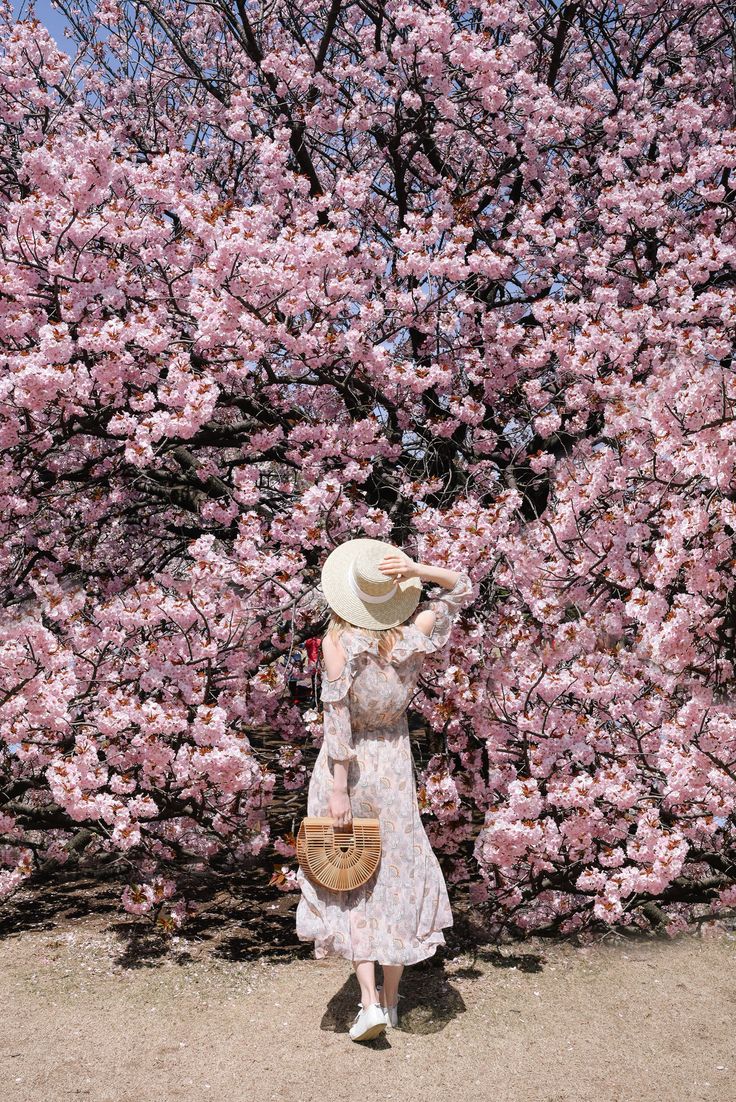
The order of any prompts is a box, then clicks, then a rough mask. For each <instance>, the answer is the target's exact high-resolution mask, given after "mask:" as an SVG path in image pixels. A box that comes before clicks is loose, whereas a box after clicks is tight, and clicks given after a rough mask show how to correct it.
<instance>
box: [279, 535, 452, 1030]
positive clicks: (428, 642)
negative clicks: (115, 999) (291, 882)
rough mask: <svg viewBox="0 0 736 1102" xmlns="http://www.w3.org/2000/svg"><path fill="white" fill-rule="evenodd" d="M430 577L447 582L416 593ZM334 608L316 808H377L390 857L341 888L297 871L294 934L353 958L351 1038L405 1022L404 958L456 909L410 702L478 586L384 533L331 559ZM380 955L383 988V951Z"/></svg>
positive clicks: (326, 651) (411, 959)
mask: <svg viewBox="0 0 736 1102" xmlns="http://www.w3.org/2000/svg"><path fill="white" fill-rule="evenodd" d="M422 582H431V583H437V584H438V585H440V586H441V587H442V588H443V589H444V590H445V591H446V592H445V593H443V594H442V595H441V596H439V597H438V598H436V599H434V600H428V601H425V602H422V604H421V605H419V598H420V595H421V588H422ZM322 589H323V591H324V594H325V597H326V599H327V602H328V604H329V605H330V609H331V612H332V617H331V620H330V625H329V628H328V632H327V634H326V636H325V638H324V640H323V641H322V654H323V658H324V675H323V679H322V692H321V699H322V703H323V709H324V740H323V744H322V747H321V749H320V752H319V755H318V757H317V760H316V762H315V765H314V769H313V772H312V777H311V780H310V784H309V795H308V801H307V814H308V815H328V816H330V817H331V818H332V819H333V821H334V824H335V825H336V826H346V825H348V824H349V823H350V822H351V820H352V818H353V816H355V817H356V818H378V820H379V822H380V831H381V860H380V862H379V866H378V869H377V870H376V872H375V873H374V874H373V876H371V878H370V879H369V880H368V881H367V882H366V883H365V884H363V885H362V886H361V887H359V888H356V889H354V890H353V891H350V892H333V891H330V890H329V889H327V888H322V887H320V886H318V885H315V884H313V883H312V882H311V881H310V880H309V879H308V878H307V877H306V876H305V874H304V873H303V871H302V869H301V868H300V869H298V871H297V879H298V882H299V887H300V889H301V898H300V900H299V904H298V906H297V912H296V931H297V936H298V937H299V938H300V940H302V941H312V940H313V941H314V943H315V957H316V958H318V959H319V958H322V957H326V956H340V957H344V958H346V959H347V960H350V961H352V963H353V968H354V970H355V972H356V975H357V978H358V983H359V984H360V992H361V996H362V999H361V1002H360V1003H359V1012H358V1014H357V1015H356V1017H355V1021H354V1022H353V1025H352V1026H351V1029H350V1037H351V1038H352V1040H354V1041H363V1040H368V1039H369V1038H371V1037H376V1036H378V1034H379V1033H381V1032H382V1031H383V1030H385V1028H386V1026H387V1025H391V1026H395V1025H397V1023H398V998H399V981H400V979H401V974H402V972H403V970H404V967H405V966H406V965H407V964H415V963H416V962H417V961H420V960H423V959H424V958H426V957H429V956H432V954H433V953H434V952H435V951H436V949H437V946H438V945H444V944H445V938H444V934H443V933H442V930H443V928H444V927H446V926H451V925H452V921H453V919H452V911H451V909H450V901H449V898H448V895H447V887H446V884H445V880H444V877H443V875H442V870H441V869H440V865H439V862H438V861H437V858H436V856H435V854H434V852H433V851H432V847H431V846H430V843H429V839H428V837H427V834H426V832H425V830H424V826H423V824H422V821H421V819H420V816H419V805H418V802H417V791H416V785H415V782H414V773H413V762H412V755H411V747H410V744H409V728H408V724H407V719H406V710H407V707H408V705H409V702H410V700H411V698H412V695H413V693H414V690H415V687H416V684H417V680H418V678H419V675H420V673H421V669H422V663H423V662H424V658H425V656H426V655H427V654H432V653H434V652H435V651H437V650H438V649H439V648H440V647H443V646H444V645H445V643H446V642H447V641H448V639H449V637H450V633H451V631H452V627H453V624H454V622H455V620H456V619H457V616H458V613H459V611H460V609H461V608H463V607H464V606H465V605H467V604H468V603H469V602H470V600H471V599H472V597H473V587H472V583H471V581H470V578H469V577H468V575H467V574H465V573H463V572H458V571H455V570H448V569H445V568H444V567H439V566H428V565H427V564H425V563H415V562H413V561H412V559H410V558H409V556H408V555H406V554H405V553H404V552H403V551H401V550H399V549H398V548H396V547H393V546H392V545H391V544H387V543H383V542H382V541H380V540H372V539H355V540H348V541H347V542H346V543H343V544H341V545H340V547H337V548H335V550H334V551H333V552H332V553H331V554H330V555H329V557H328V559H327V561H326V562H325V564H324V566H323V568H322ZM376 961H378V963H379V964H381V965H382V966H383V981H384V982H383V989H381V988H378V989H377V988H376V978H375V962H376Z"/></svg>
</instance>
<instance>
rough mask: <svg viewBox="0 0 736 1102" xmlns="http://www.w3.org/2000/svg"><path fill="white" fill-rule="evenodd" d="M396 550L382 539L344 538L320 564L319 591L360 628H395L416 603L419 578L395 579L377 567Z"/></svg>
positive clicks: (340, 614)
mask: <svg viewBox="0 0 736 1102" xmlns="http://www.w3.org/2000/svg"><path fill="white" fill-rule="evenodd" d="M396 551H399V548H398V547H394V545H393V544H391V543H384V542H383V541H382V540H371V539H356V540H347V541H346V542H345V543H341V544H340V546H339V547H336V548H335V549H334V551H331V552H330V554H329V555H328V556H327V558H326V559H325V563H324V566H323V567H322V591H323V593H324V595H325V597H326V599H327V603H328V604H329V606H330V608H331V609H332V610H333V612H336V613H337V615H338V616H341V617H342V618H343V620H347V622H348V623H349V624H353V625H354V626H355V627H360V628H395V627H397V626H398V625H399V624H402V623H403V622H404V620H406V619H408V618H409V616H411V614H412V612H413V611H414V609H415V608H416V607H417V605H418V604H419V598H420V597H421V594H422V583H421V581H420V579H419V578H402V579H401V581H398V580H397V579H396V578H395V577H391V575H389V574H384V573H383V571H382V570H379V569H378V564H379V562H380V561H381V559H382V558H383V557H384V555H390V554H392V553H394V552H396Z"/></svg>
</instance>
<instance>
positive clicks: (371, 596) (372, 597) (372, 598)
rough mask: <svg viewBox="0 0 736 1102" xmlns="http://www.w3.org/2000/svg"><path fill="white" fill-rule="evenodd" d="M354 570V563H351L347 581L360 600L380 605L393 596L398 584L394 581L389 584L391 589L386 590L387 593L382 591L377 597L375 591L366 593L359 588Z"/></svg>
mask: <svg viewBox="0 0 736 1102" xmlns="http://www.w3.org/2000/svg"><path fill="white" fill-rule="evenodd" d="M354 570H355V563H352V565H351V567H350V570H349V571H348V582H349V583H350V588H351V589H352V591H353V593H355V595H356V596H357V597H360V599H361V601H365V602H366V604H369V605H382V604H384V603H385V602H386V601H390V600H391V598H392V597H393V595H394V593H395V592H396V590H397V589H398V586H397V584H396V582H394V584H393V585H392V586H391V589H390V590H389V591H388V593H383V594H381V595H380V596H378V597H377V596H376V594H375V593H366V591H365V590H364V589H361V588H360V586H359V585H358V582H357V580H356V578H355V574H354V573H353V571H354Z"/></svg>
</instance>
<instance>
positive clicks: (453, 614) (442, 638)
mask: <svg viewBox="0 0 736 1102" xmlns="http://www.w3.org/2000/svg"><path fill="white" fill-rule="evenodd" d="M474 596H475V594H474V591H473V583H472V582H471V580H470V577H469V575H468V574H466V573H465V572H464V571H461V572H460V576H459V577H458V579H457V581H456V582H455V584H454V586H453V587H452V589H445V590H443V591H442V593H441V594H440V595H439V596H438V597H434V598H430V599H429V600H426V601H421V602H420V603H419V605H418V606H417V610H416V613H415V618H416V616H418V615H419V613H420V612H424V611H425V609H431V610H432V611H433V612H434V614H435V619H434V627H433V628H432V633H431V635H425V633H424V632H423V631H421V630H420V628H418V627H416V625H415V624H414V622H413V621H412V625H411V626H412V627H413V628H414V633H415V636H416V637H417V639H416V643H417V647H418V649H420V650H423V651H425V652H426V653H427V654H433V653H434V652H435V651H438V650H441V648H442V647H444V646H445V644H446V643H447V642H448V640H449V638H450V635H451V634H452V629H453V627H454V626H455V624H456V622H457V619H458V617H459V615H460V612H461V611H462V609H464V608H466V607H467V606H468V605H469V604H470V603H471V601H472V600H473V598H474Z"/></svg>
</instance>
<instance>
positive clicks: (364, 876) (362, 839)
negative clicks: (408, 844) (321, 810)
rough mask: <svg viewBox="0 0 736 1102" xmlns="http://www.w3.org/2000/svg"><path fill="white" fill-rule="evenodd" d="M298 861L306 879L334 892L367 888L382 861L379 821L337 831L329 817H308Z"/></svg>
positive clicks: (301, 833)
mask: <svg viewBox="0 0 736 1102" xmlns="http://www.w3.org/2000/svg"><path fill="white" fill-rule="evenodd" d="M296 857H297V861H298V862H299V864H300V866H301V868H302V869H303V870H304V873H305V875H306V876H308V877H309V879H310V880H312V881H314V883H316V884H319V885H320V886H321V887H323V888H329V889H330V891H333V892H349V891H352V890H353V888H359V887H360V886H361V884H365V882H366V880H369V879H370V878H371V876H372V875H373V873H374V872H375V871H376V869H377V868H378V862H379V861H380V859H381V831H380V824H379V822H378V819H353V820H352V823H351V825H350V826H346V827H336V826H334V825H333V822H332V819H330V818H329V816H320V815H307V816H305V818H304V819H302V821H301V825H300V826H299V832H298V834H297V836H296Z"/></svg>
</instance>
